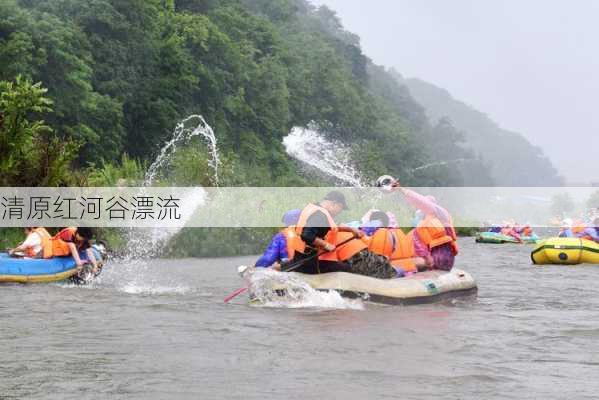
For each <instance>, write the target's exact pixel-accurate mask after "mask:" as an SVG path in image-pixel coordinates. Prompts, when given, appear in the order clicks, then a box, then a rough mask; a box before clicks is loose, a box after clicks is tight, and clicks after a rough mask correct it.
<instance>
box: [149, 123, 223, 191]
mask: <svg viewBox="0 0 599 400" xmlns="http://www.w3.org/2000/svg"><path fill="white" fill-rule="evenodd" d="M195 136H201V137H202V138H204V140H205V141H206V142H207V144H208V151H209V153H210V160H208V166H209V167H210V168H212V170H213V175H212V183H213V185H214V186H218V183H219V182H218V167H219V165H220V159H219V155H218V146H217V140H216V136H215V135H214V131H213V130H212V127H211V126H210V125H208V123H207V122H206V120H204V117H202V116H201V115H190V116H189V117H187V118H185V119H184V120H183V121H181V122H179V123H178V124H177V126H176V127H175V130H174V131H173V136H172V138H171V140H169V141H168V142H167V143H165V144H164V146H162V149H160V153H159V154H158V157H156V160H154V162H153V163H152V165H150V167H149V168H148V170H147V172H146V176H145V180H144V184H143V186H151V185H152V183H154V181H155V179H156V177H157V176H158V173H159V172H160V170H161V169H163V168H164V167H165V166H167V165H168V163H169V162H170V161H171V159H172V157H173V155H174V154H175V152H176V151H177V145H178V144H180V143H186V142H188V141H189V140H190V139H191V138H193V137H195Z"/></svg>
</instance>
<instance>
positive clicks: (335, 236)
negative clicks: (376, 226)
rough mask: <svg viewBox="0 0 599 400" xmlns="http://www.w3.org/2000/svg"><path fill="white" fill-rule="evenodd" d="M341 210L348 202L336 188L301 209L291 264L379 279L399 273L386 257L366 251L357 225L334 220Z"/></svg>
mask: <svg viewBox="0 0 599 400" xmlns="http://www.w3.org/2000/svg"><path fill="white" fill-rule="evenodd" d="M343 210H347V203H346V201H345V196H344V195H343V193H341V192H338V191H332V192H330V193H329V194H327V195H326V196H325V198H324V199H323V200H322V201H321V202H320V203H318V205H316V204H308V205H307V206H306V207H305V208H304V209H303V210H302V212H301V214H300V216H299V220H298V222H297V225H296V227H295V232H296V234H297V235H296V236H295V237H294V238H293V239H291V240H290V241H289V243H290V246H291V249H292V251H293V253H294V257H293V259H292V264H293V265H297V266H298V267H297V268H296V269H294V270H295V271H297V272H301V273H305V274H321V273H328V272H339V271H343V272H350V273H354V274H359V275H366V276H371V277H375V278H379V279H391V278H397V277H399V276H401V274H398V270H396V269H395V268H393V266H392V265H391V263H390V262H389V260H388V259H387V258H386V257H384V256H381V255H378V254H375V253H372V252H370V251H368V244H366V243H365V241H363V240H362V239H361V238H362V237H363V236H364V234H363V233H362V232H361V231H360V230H359V229H357V228H353V227H349V226H345V225H340V226H338V225H337V224H336V223H335V221H334V218H335V217H336V216H337V215H339V214H340V213H341V212H342V211H343ZM284 270H285V266H283V271H284ZM400 272H401V271H400Z"/></svg>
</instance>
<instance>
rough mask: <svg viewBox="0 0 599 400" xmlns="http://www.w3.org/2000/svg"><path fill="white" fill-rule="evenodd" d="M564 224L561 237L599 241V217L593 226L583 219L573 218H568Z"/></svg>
mask: <svg viewBox="0 0 599 400" xmlns="http://www.w3.org/2000/svg"><path fill="white" fill-rule="evenodd" d="M562 225H563V226H562V229H561V231H560V233H559V237H569V238H579V239H586V240H591V241H594V242H596V243H599V230H598V229H597V225H599V218H597V219H595V221H594V223H593V225H595V226H593V227H591V226H587V225H586V224H584V223H583V222H582V221H573V220H572V219H571V218H566V219H565V220H564V222H563V224H562Z"/></svg>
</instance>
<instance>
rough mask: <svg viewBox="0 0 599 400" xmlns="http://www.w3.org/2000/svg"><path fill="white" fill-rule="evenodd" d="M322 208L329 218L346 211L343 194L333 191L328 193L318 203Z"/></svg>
mask: <svg viewBox="0 0 599 400" xmlns="http://www.w3.org/2000/svg"><path fill="white" fill-rule="evenodd" d="M320 205H321V207H322V208H324V209H325V210H327V211H328V212H329V213H330V214H331V216H333V217H334V216H336V215H337V214H339V213H341V212H342V211H343V210H347V203H346V202H345V196H344V195H343V193H341V192H338V191H336V190H333V191H332V192H329V193H328V194H327V195H326V196H325V197H324V199H322V201H321V202H320Z"/></svg>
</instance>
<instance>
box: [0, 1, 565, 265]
mask: <svg viewBox="0 0 599 400" xmlns="http://www.w3.org/2000/svg"><path fill="white" fill-rule="evenodd" d="M190 114H201V115H203V116H204V118H205V119H206V121H207V122H208V123H209V124H210V125H211V126H212V127H213V128H214V131H215V132H216V136H217V138H218V143H219V151H220V153H221V161H222V177H221V184H223V185H250V186H304V185H322V184H326V183H327V180H326V178H320V177H318V178H314V177H312V176H307V175H305V174H303V173H302V172H301V168H300V166H299V164H298V162H297V161H295V160H293V159H292V158H291V157H289V156H288V155H287V154H286V152H285V149H284V147H283V144H282V139H283V137H284V136H286V135H287V134H288V133H289V131H290V129H291V128H292V127H293V126H307V125H308V124H309V123H311V122H313V123H315V124H318V125H319V126H321V127H325V128H326V129H325V130H324V132H323V133H325V134H326V135H327V136H329V137H330V138H332V139H336V140H339V141H341V142H342V143H345V144H347V145H348V146H349V147H350V148H351V149H352V159H353V160H354V161H355V164H356V166H357V167H358V168H359V170H360V171H361V172H362V173H363V175H364V176H365V178H366V179H373V178H375V177H376V176H378V175H381V174H384V173H390V174H393V175H395V176H399V177H401V180H402V182H403V183H404V184H406V185H415V186H460V185H492V184H493V183H494V179H493V177H492V175H493V174H492V171H493V168H494V167H493V160H492V159H489V158H488V157H487V158H485V157H483V156H482V155H481V154H480V153H479V152H478V150H477V149H476V147H474V146H471V143H469V140H470V139H469V138H470V137H471V136H472V135H473V134H472V133H469V134H468V135H464V133H463V132H461V131H459V130H458V129H456V127H455V126H454V123H453V121H452V120H451V119H439V120H435V121H433V122H431V120H429V117H428V116H427V112H426V109H425V108H424V107H423V106H422V105H421V104H419V103H418V102H417V101H416V100H414V98H413V97H412V95H411V93H410V90H409V89H408V87H407V86H406V85H404V84H402V83H401V82H400V81H399V80H398V79H396V77H395V76H394V75H393V74H392V73H391V72H389V71H388V70H386V69H385V68H383V67H380V66H377V65H375V64H374V63H373V62H372V60H370V59H369V58H368V57H367V55H365V54H364V53H363V51H362V49H361V47H360V39H359V37H358V36H356V35H354V34H352V33H350V32H347V31H346V30H345V29H344V28H343V26H342V25H341V22H340V20H339V19H338V18H337V16H336V15H335V13H334V12H333V11H331V10H330V9H328V8H326V7H320V8H315V7H314V6H312V5H311V4H310V3H309V2H307V1H305V0H131V1H127V2H122V1H116V0H35V1H33V0H5V1H3V2H1V3H0V116H1V117H2V120H1V122H0V150H1V151H0V173H1V174H0V179H1V180H2V182H1V183H2V184H3V185H6V186H59V185H78V186H86V185H89V186H104V185H106V186H113V185H118V184H125V185H133V184H136V183H138V182H140V181H141V180H142V179H143V176H144V171H145V168H147V166H148V165H149V164H150V163H151V162H152V160H153V159H154V158H155V157H156V155H157V153H158V151H159V149H160V147H161V145H162V144H163V143H164V142H165V141H166V140H168V138H169V135H170V132H172V130H173V127H174V126H175V125H176V124H177V122H179V121H180V120H181V119H182V118H184V117H186V116H188V115H190ZM474 135H476V134H475V133H474ZM506 140H507V141H508V143H506V144H505V145H506V146H509V141H510V140H511V139H510V138H507V139H506ZM518 140H521V139H518ZM522 148H524V147H522ZM525 151H529V150H528V149H527V148H526V149H525ZM537 151H538V149H536V148H534V149H533V151H529V153H526V154H528V155H525V156H524V157H525V158H526V157H531V158H534V157H537V156H539V155H538V154H536V152H537ZM456 160H460V161H459V162H454V161H456ZM443 162H447V163H446V164H444V163H443ZM427 165H430V167H425V168H422V167H423V166H427ZM530 165H533V166H534V165H536V164H530ZM543 165H544V164H543ZM529 169H530V168H529ZM168 172H169V173H168V177H167V178H163V179H168V183H170V184H176V185H210V184H211V181H210V176H211V174H212V171H211V170H210V168H209V166H208V163H207V155H206V150H205V148H204V147H203V144H201V143H200V142H197V143H196V142H193V143H191V145H190V146H189V147H187V148H184V149H183V150H182V151H180V152H179V153H177V154H176V156H175V157H174V160H173V162H172V164H171V166H170V168H169V171H168ZM528 172H529V173H530V174H534V173H537V174H541V173H551V174H555V173H554V171H549V172H547V171H539V170H534V169H533V170H532V171H528ZM165 176H167V175H166V174H165ZM516 183H517V182H516ZM214 232H215V231H208V230H205V231H203V230H193V231H191V230H185V231H183V232H182V234H181V235H180V237H179V238H178V240H176V241H174V242H173V243H174V244H173V245H174V246H175V248H173V249H172V252H173V253H183V252H185V251H188V250H186V249H189V248H193V247H194V246H195V247H196V248H211V247H210V246H212V243H216V244H215V245H214V246H212V247H214V248H215V249H216V250H218V246H220V245H221V244H220V243H222V240H224V239H227V240H226V242H228V243H240V245H239V246H240V247H239V249H240V250H239V251H250V250H252V251H253V250H255V248H252V249H246V248H245V247H244V246H247V245H246V244H245V242H247V240H250V239H252V240H254V241H258V242H260V240H256V237H254V236H252V235H262V236H261V238H263V237H265V236H267V233H269V232H266V233H264V232H262V233H259V234H258V233H256V232H255V231H252V230H247V231H240V232H238V233H236V234H235V235H236V236H237V237H235V238H234V240H230V239H228V236H227V234H222V233H218V234H215V233H214ZM215 237H216V239H214V238H215ZM217 240H218V242H217ZM179 243H180V245H179ZM241 243H243V244H241ZM262 243H263V240H262ZM262 243H258V244H257V246H258V247H259V246H261V245H262ZM202 255H205V254H203V253H202Z"/></svg>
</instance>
